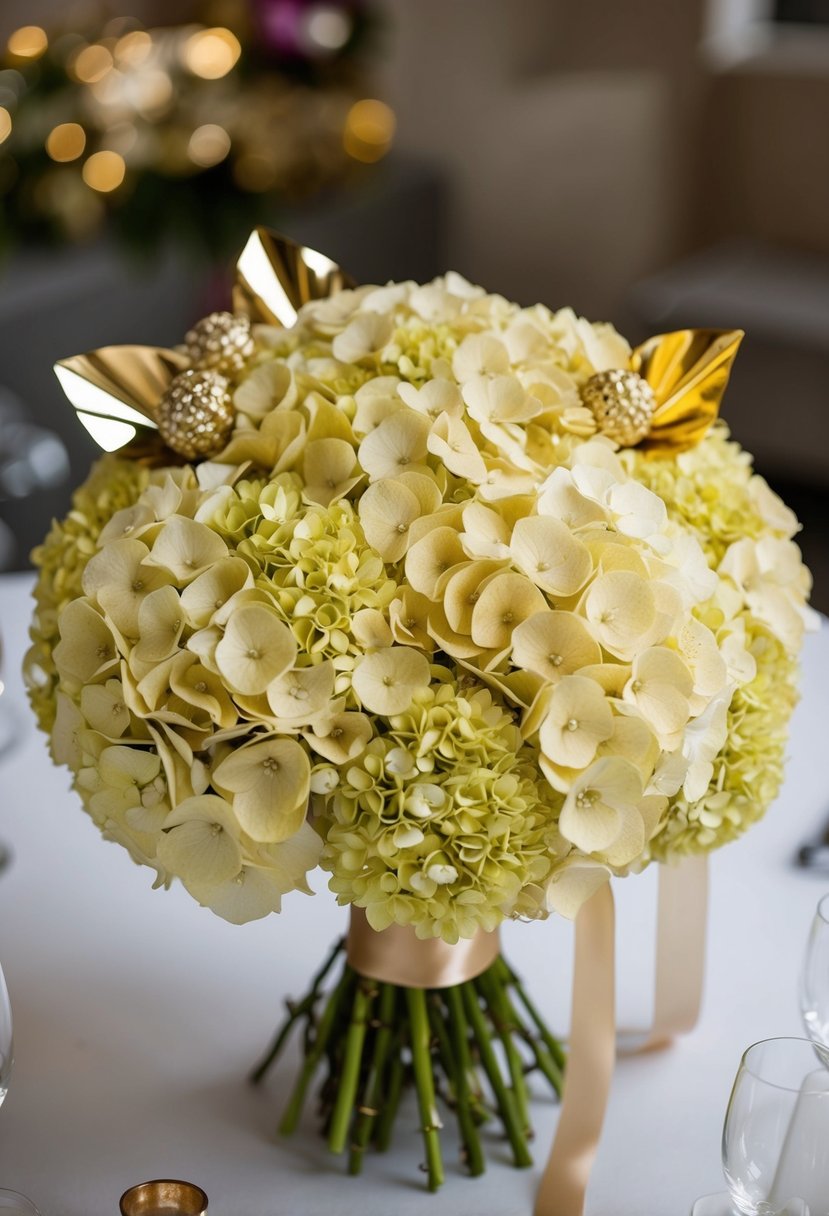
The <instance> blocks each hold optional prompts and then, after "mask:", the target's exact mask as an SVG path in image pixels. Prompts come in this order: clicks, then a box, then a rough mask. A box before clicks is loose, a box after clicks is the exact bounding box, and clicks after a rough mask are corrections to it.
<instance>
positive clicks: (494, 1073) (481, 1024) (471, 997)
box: [461, 984, 533, 1169]
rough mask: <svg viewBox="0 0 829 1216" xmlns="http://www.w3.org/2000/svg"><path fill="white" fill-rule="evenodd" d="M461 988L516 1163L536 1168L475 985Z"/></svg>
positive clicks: (468, 1017)
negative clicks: (496, 1054) (499, 1064)
mask: <svg viewBox="0 0 829 1216" xmlns="http://www.w3.org/2000/svg"><path fill="white" fill-rule="evenodd" d="M461 987H462V990H463V1004H464V1011H465V1013H466V1017H467V1020H468V1022H469V1025H470V1027H471V1028H472V1034H473V1036H474V1038H475V1041H476V1044H477V1047H478V1051H479V1052H480V1056H481V1064H482V1065H483V1068H484V1071H485V1073H486V1075H487V1077H488V1079H489V1084H490V1086H491V1087H492V1092H493V1095H494V1097H495V1101H496V1102H497V1103H498V1110H499V1112H500V1115H501V1120H502V1122H503V1124H504V1129H505V1130H506V1133H507V1137H508V1139H509V1142H510V1145H511V1146H512V1156H513V1160H514V1162H515V1164H516V1166H517V1167H518V1168H519V1169H526V1168H528V1167H529V1166H531V1165H532V1163H533V1159H532V1157H531V1155H530V1150H529V1148H528V1147H527V1141H526V1138H525V1136H524V1131H523V1128H522V1127H521V1120H520V1119H519V1117H518V1111H517V1109H516V1106H515V1100H514V1097H513V1095H512V1092H511V1091H510V1089H509V1088H508V1086H507V1085H505V1084H504V1078H503V1077H502V1076H501V1070H500V1068H499V1067H498V1061H497V1059H496V1057H495V1052H494V1051H493V1048H492V1041H491V1039H490V1036H489V1030H488V1028H487V1024H486V1018H485V1017H484V1014H483V1010H482V1009H481V1006H480V1004H479V1002H478V996H477V993H476V991H475V988H474V986H473V985H472V984H463V985H461Z"/></svg>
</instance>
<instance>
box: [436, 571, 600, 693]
mask: <svg viewBox="0 0 829 1216" xmlns="http://www.w3.org/2000/svg"><path fill="white" fill-rule="evenodd" d="M447 594H448V589H447ZM601 657H602V652H601V647H600V646H599V644H598V642H597V641H596V640H595V638H593V636H592V634H591V633H590V630H589V629H588V628H587V625H586V624H585V622H584V621H583V620H582V618H581V617H579V616H577V615H576V614H575V613H573V612H561V611H553V610H549V611H544V612H539V613H537V614H536V615H534V616H531V617H529V618H528V619H527V620H526V621H522V622H521V624H520V625H518V627H517V628H516V630H515V632H514V633H513V635H512V662H513V663H514V664H515V666H516V667H523V668H526V669H527V670H528V671H534V672H536V673H537V674H538V675H540V676H544V678H545V679H547V680H551V681H553V682H558V681H559V680H560V679H561V678H562V677H563V676H567V675H572V674H573V673H574V672H576V671H578V670H579V669H580V668H582V667H588V666H590V665H591V664H594V663H600V662H601Z"/></svg>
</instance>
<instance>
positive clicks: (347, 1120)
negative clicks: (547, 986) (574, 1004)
mask: <svg viewBox="0 0 829 1216" xmlns="http://www.w3.org/2000/svg"><path fill="white" fill-rule="evenodd" d="M342 949H343V943H342V942H338V943H337V945H336V946H335V947H334V949H333V951H332V952H331V955H330V956H329V957H328V958H327V959H326V962H325V964H324V966H323V967H322V968H321V969H320V971H319V973H318V974H317V975H316V976H315V977H314V980H313V983H312V985H311V988H310V989H309V991H308V993H307V994H306V996H305V997H303V999H302V1000H301V1001H299V1002H297V1003H289V1005H288V1017H287V1019H286V1020H285V1022H284V1024H283V1026H282V1027H281V1029H280V1031H279V1033H278V1034H277V1036H276V1038H275V1040H274V1042H273V1044H272V1046H271V1048H270V1049H269V1051H268V1053H267V1054H266V1055H265V1057H264V1058H263V1060H262V1062H261V1063H260V1064H259V1065H258V1067H257V1068H256V1069H255V1070H254V1072H253V1073H252V1074H251V1081H252V1082H253V1083H254V1084H258V1083H259V1082H261V1081H262V1080H263V1079H264V1077H265V1075H266V1074H267V1072H268V1071H269V1070H270V1068H271V1067H272V1065H273V1064H274V1063H275V1061H276V1059H277V1058H278V1056H279V1054H280V1052H281V1051H282V1048H283V1047H284V1045H285V1043H286V1042H287V1040H288V1038H289V1035H290V1033H291V1031H292V1030H293V1028H294V1027H295V1026H297V1025H299V1024H300V1023H303V1024H304V1031H303V1046H304V1059H303V1063H302V1067H301V1069H300V1072H299V1076H298V1078H297V1081H296V1083H295V1086H294V1089H293V1092H292V1094H291V1097H290V1099H289V1101H288V1105H287V1107H286V1109H285V1112H284V1114H283V1117H282V1122H281V1124H280V1131H281V1132H282V1133H283V1134H285V1135H289V1134H290V1133H291V1132H293V1131H294V1130H295V1129H296V1127H297V1124H298V1122H299V1118H300V1115H301V1113H302V1108H303V1106H304V1103H305V1099H306V1096H307V1093H308V1088H309V1086H310V1084H311V1081H312V1079H313V1077H314V1075H315V1073H316V1072H317V1070H318V1069H319V1067H320V1066H321V1065H322V1064H323V1062H324V1061H326V1062H327V1065H328V1075H327V1077H326V1080H325V1082H324V1084H323V1087H322V1091H321V1095H320V1098H321V1101H320V1105H321V1116H322V1126H323V1130H324V1132H325V1134H326V1137H327V1140H328V1144H329V1147H330V1149H331V1151H332V1152H334V1153H343V1152H345V1151H346V1150H348V1153H349V1156H348V1171H349V1173H350V1174H359V1173H360V1171H361V1170H362V1166H363V1159H364V1156H365V1153H366V1150H367V1149H368V1148H369V1146H371V1145H373V1146H374V1148H375V1149H377V1150H379V1151H381V1152H382V1151H384V1150H385V1149H387V1148H388V1147H389V1145H390V1143H391V1139H392V1130H393V1127H394V1122H395V1118H396V1115H397V1111H398V1108H399V1105H400V1099H401V1095H402V1092H403V1089H404V1086H405V1085H406V1084H407V1083H412V1084H413V1085H414V1088H415V1092H416V1095H417V1102H418V1109H419V1113H420V1126H421V1135H422V1138H423V1149H424V1155H425V1164H424V1166H423V1167H422V1168H423V1169H424V1171H425V1173H426V1175H427V1179H428V1187H429V1190H431V1191H435V1190H437V1189H438V1187H439V1186H440V1185H441V1183H442V1182H443V1178H444V1168H443V1157H442V1152H441V1143H440V1131H441V1128H442V1126H443V1124H442V1121H441V1118H440V1113H439V1110H438V1098H440V1099H441V1100H442V1102H443V1103H444V1104H445V1106H447V1107H448V1108H449V1109H450V1110H451V1111H452V1112H453V1113H454V1114H455V1116H456V1118H457V1122H458V1128H459V1131H460V1137H461V1143H462V1146H463V1148H462V1155H463V1160H464V1162H465V1165H466V1168H467V1169H468V1171H469V1173H470V1174H471V1175H473V1176H474V1175H478V1174H482V1173H483V1172H484V1169H485V1159H484V1151H483V1145H482V1140H481V1134H480V1127H481V1125H482V1124H483V1123H485V1122H486V1121H487V1120H488V1119H490V1118H493V1117H494V1118H496V1119H497V1120H498V1121H499V1122H500V1124H501V1127H502V1128H503V1131H504V1134H505V1135H506V1137H507V1139H508V1141H509V1144H510V1147H511V1150H512V1157H513V1162H514V1164H515V1165H516V1166H517V1167H519V1168H523V1167H526V1166H529V1165H531V1164H532V1157H531V1155H530V1149H529V1141H530V1139H531V1138H532V1129H531V1127H530V1122H529V1091H528V1086H527V1074H528V1073H531V1072H533V1071H538V1072H539V1073H540V1074H541V1076H543V1077H544V1078H545V1080H546V1081H547V1082H548V1083H549V1085H550V1086H551V1088H552V1089H553V1091H554V1092H555V1094H556V1095H560V1093H561V1086H562V1074H563V1067H564V1052H563V1050H562V1048H561V1044H560V1043H559V1042H558V1040H557V1039H555V1038H554V1036H553V1035H552V1034H551V1033H550V1031H549V1030H548V1029H547V1027H546V1025H545V1024H544V1022H543V1020H542V1018H541V1016H540V1014H539V1013H538V1010H537V1009H536V1008H535V1006H534V1005H533V1004H532V1002H531V1001H530V999H529V998H528V997H527V995H526V993H525V991H524V989H523V986H522V985H521V982H520V981H519V980H518V978H517V977H516V976H515V974H514V973H513V972H512V970H511V969H510V968H509V967H508V966H507V964H506V962H505V961H504V960H503V958H501V957H499V958H497V959H496V960H495V962H494V963H493V964H492V965H491V966H490V967H489V968H488V969H487V970H486V971H484V972H483V973H482V974H481V975H480V976H478V977H477V978H476V979H474V980H470V981H468V982H466V983H463V984H458V985H456V986H455V987H452V988H435V989H428V990H424V989H420V988H400V987H397V986H396V985H393V984H383V983H378V982H377V981H374V980H368V979H366V978H364V977H362V976H360V975H358V974H357V973H356V972H355V971H354V970H353V968H352V967H350V966H349V965H348V963H346V964H345V965H344V967H343V970H342V974H341V975H340V978H339V980H338V982H337V983H336V984H335V986H334V988H333V990H332V991H331V993H330V994H329V995H328V997H327V999H325V1001H324V1004H322V1009H321V1012H320V1013H319V1014H318V1011H317V1006H318V1005H319V1004H320V1003H321V1002H322V1000H323V993H322V986H323V982H324V980H325V978H326V976H327V975H328V973H329V971H330V970H331V968H332V966H333V965H334V962H335V961H336V959H337V958H338V956H339V954H340V952H341V951H342ZM519 1007H520V1008H519ZM524 1015H526V1016H524ZM484 1078H485V1083H484Z"/></svg>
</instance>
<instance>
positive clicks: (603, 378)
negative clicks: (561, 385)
mask: <svg viewBox="0 0 829 1216" xmlns="http://www.w3.org/2000/svg"><path fill="white" fill-rule="evenodd" d="M581 397H582V401H583V402H584V404H585V405H586V406H587V408H588V409H589V410H590V411H591V413H592V414H593V417H594V418H595V419H596V425H597V426H598V428H599V431H600V433H601V434H602V435H607V436H608V438H609V439H615V441H616V442H617V443H619V444H621V446H622V447H624V448H631V447H633V446H634V444H637V443H639V442H640V440H642V439H644V438H645V436H646V435H647V434H648V433H649V431H650V429H651V422H652V421H653V411H654V409H655V408H656V397H655V395H654V391H653V389H652V388H651V386H650V385H649V384H648V382H647V380H645V379H643V377H642V376H640V375H639V374H638V372H631V371H627V370H625V369H624V368H611V370H610V371H606V372H596V374H595V375H594V376H591V377H590V379H589V380H588V381H587V383H586V384H585V385H584V387H583V388H582V390H581Z"/></svg>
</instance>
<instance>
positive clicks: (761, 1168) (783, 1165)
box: [722, 1038, 829, 1216]
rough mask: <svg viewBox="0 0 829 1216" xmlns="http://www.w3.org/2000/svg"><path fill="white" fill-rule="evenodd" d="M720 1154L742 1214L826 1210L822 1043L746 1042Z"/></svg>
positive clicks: (826, 1074)
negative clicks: (751, 1043) (748, 1043)
mask: <svg viewBox="0 0 829 1216" xmlns="http://www.w3.org/2000/svg"><path fill="white" fill-rule="evenodd" d="M722 1160H723V1172H724V1173H725V1179H726V1182H727V1183H728V1189H729V1192H730V1195H731V1202H732V1203H733V1205H734V1208H735V1210H736V1211H737V1212H739V1213H741V1214H742V1216H779V1214H780V1213H783V1212H802V1213H803V1216H829V1049H827V1048H826V1047H823V1046H821V1045H819V1044H816V1043H813V1042H812V1041H811V1040H809V1039H793V1038H792V1039H788V1038H787V1039H766V1040H765V1041H764V1042H762V1043H755V1044H754V1045H753V1046H752V1047H749V1049H748V1051H746V1053H745V1054H744V1056H743V1058H742V1060H741V1061H740V1067H739V1069H738V1071H737V1077H736V1080H735V1081H734V1088H733V1089H732V1091H731V1098H730V1099H729V1103H728V1110H727V1111H726V1115H725V1126H724V1127H723V1138H722Z"/></svg>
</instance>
